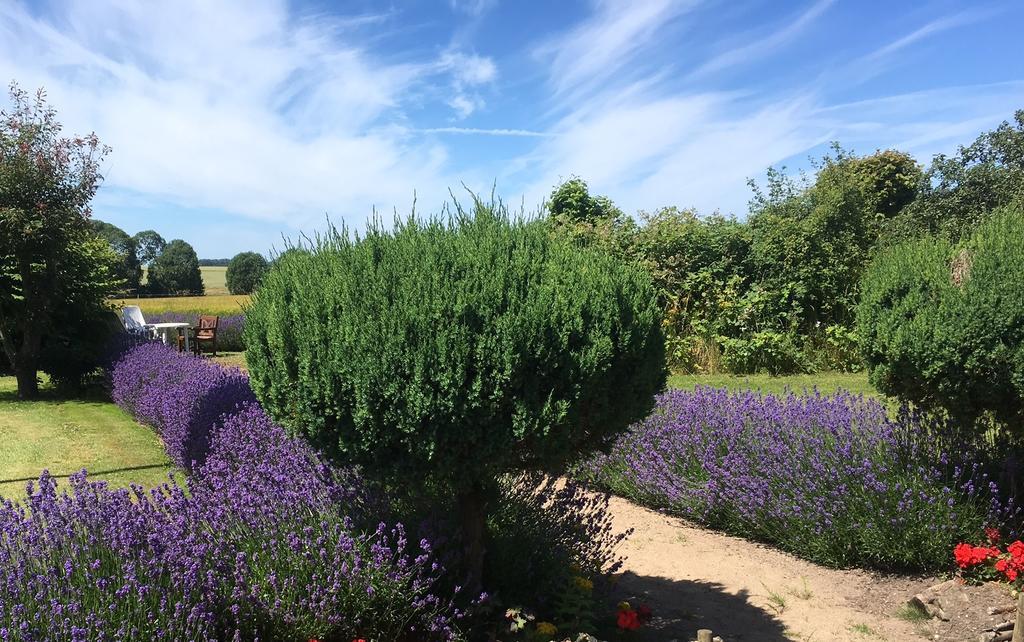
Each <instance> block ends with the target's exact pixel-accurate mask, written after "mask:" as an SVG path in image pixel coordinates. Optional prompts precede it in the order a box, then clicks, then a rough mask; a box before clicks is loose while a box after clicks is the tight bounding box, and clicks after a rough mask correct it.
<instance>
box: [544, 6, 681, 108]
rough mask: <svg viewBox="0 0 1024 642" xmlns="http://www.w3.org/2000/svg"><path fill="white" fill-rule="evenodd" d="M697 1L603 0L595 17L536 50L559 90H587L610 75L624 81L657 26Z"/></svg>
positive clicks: (656, 32) (654, 39)
mask: <svg viewBox="0 0 1024 642" xmlns="http://www.w3.org/2000/svg"><path fill="white" fill-rule="evenodd" d="M697 4H698V3H697V2H696V1H683V0H602V1H601V2H598V3H597V5H596V6H595V10H594V13H593V15H592V16H590V17H589V18H587V19H586V20H584V21H583V22H582V23H581V24H579V25H578V26H577V27H575V28H574V29H572V30H571V31H569V32H568V33H566V34H561V35H559V36H557V37H554V38H550V39H548V40H546V41H545V42H543V43H541V44H540V45H539V46H538V47H537V48H536V50H535V52H534V53H535V57H536V58H537V59H538V60H540V61H543V64H544V65H545V66H546V67H548V68H549V70H550V74H549V78H550V82H551V84H552V86H553V87H554V89H555V91H556V93H559V94H565V93H568V92H570V91H573V90H579V89H589V88H593V87H594V86H597V85H599V84H601V83H602V82H603V81H605V80H607V79H609V78H613V77H616V78H619V79H620V80H621V79H622V78H623V76H624V75H627V74H628V72H626V71H625V70H628V69H631V68H633V64H634V63H635V62H636V58H637V55H638V54H639V52H640V51H642V50H643V49H644V48H645V47H648V46H649V45H650V44H651V43H652V42H657V41H658V38H659V31H661V30H663V29H664V28H665V27H667V26H668V24H669V23H671V22H672V21H673V20H675V19H676V18H678V17H679V16H681V15H683V14H685V13H686V12H688V11H690V10H692V9H693V8H694V7H695V6H696V5H697Z"/></svg>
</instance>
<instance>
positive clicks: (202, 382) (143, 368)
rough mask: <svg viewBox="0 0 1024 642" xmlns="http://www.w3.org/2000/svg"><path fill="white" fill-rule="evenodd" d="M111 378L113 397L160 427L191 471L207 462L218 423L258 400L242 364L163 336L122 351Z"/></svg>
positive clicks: (179, 462) (175, 456) (180, 461)
mask: <svg viewBox="0 0 1024 642" xmlns="http://www.w3.org/2000/svg"><path fill="white" fill-rule="evenodd" d="M110 378H111V387H112V390H111V397H112V398H113V400H114V403H116V404H117V405H118V406H121V407H122V408H123V409H124V410H125V411H127V412H128V413H129V414H131V415H133V416H134V417H135V418H136V419H138V420H139V421H141V422H143V423H145V424H147V425H149V426H152V427H153V428H155V429H156V431H157V432H158V433H159V434H160V437H161V438H162V439H163V442H164V448H165V449H166V450H167V454H168V456H170V458H171V460H172V461H173V462H174V463H175V464H176V465H177V466H180V467H181V468H184V469H185V470H187V471H191V470H193V468H194V465H195V463H202V461H203V458H204V457H205V455H206V451H207V449H208V447H209V439H210V433H211V430H212V428H213V425H214V423H215V422H217V421H218V420H219V419H220V418H221V416H222V415H224V414H225V413H229V412H232V411H234V410H235V409H236V408H238V407H239V406H241V405H242V404H245V403H255V402H256V397H255V396H254V395H253V393H252V390H251V389H250V388H249V379H248V377H247V376H246V375H245V373H244V372H242V371H241V370H238V369H235V368H224V367H221V366H219V365H217V364H215V363H212V362H210V361H208V360H206V359H203V358H201V357H196V356H192V355H189V354H184V353H180V352H178V351H177V349H175V348H173V347H170V346H165V345H163V344H161V343H158V342H147V343H144V344H142V345H140V346H137V347H134V348H131V349H129V350H128V351H127V352H125V353H124V354H122V355H121V357H120V358H119V359H118V360H117V361H116V362H115V363H114V365H113V367H112V368H111V372H110Z"/></svg>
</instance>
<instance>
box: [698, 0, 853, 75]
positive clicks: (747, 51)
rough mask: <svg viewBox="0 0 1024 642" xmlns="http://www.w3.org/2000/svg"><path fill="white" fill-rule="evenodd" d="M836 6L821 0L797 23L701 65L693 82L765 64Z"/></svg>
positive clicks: (829, 1) (827, 0) (796, 21)
mask: <svg viewBox="0 0 1024 642" xmlns="http://www.w3.org/2000/svg"><path fill="white" fill-rule="evenodd" d="M834 3H835V0H818V2H815V3H814V4H812V5H811V6H809V7H808V8H807V9H806V10H805V11H803V12H802V13H800V14H799V15H798V16H797V17H796V19H795V20H791V21H788V24H786V25H785V26H784V27H782V28H780V29H777V30H775V31H773V32H772V33H769V34H767V35H765V36H763V37H760V38H757V39H754V40H753V41H752V42H750V43H749V44H746V45H743V46H742V47H736V48H734V49H730V50H728V51H725V52H723V53H720V54H718V55H717V56H715V57H713V58H711V59H710V60H708V61H706V62H704V63H702V64H701V65H700V66H699V67H697V68H696V69H694V70H693V71H692V72H691V73H690V78H691V79H694V78H700V77H705V76H708V75H710V74H713V73H716V72H720V71H722V70H724V69H728V68H729V67H735V66H738V65H742V64H749V63H752V62H758V61H760V60H763V59H764V57H765V56H766V55H769V54H771V53H772V52H774V51H776V50H778V49H781V48H782V47H785V46H786V45H787V44H789V43H791V42H793V41H794V40H795V39H796V38H798V37H799V36H800V35H801V34H802V33H803V32H804V31H805V30H806V29H807V28H808V27H810V26H811V25H812V24H813V23H814V21H815V20H817V19H818V18H819V17H820V16H821V15H822V14H824V13H825V11H826V10H827V9H828V8H829V7H830V6H832V5H833V4H834Z"/></svg>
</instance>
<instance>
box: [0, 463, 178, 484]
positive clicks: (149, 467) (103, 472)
mask: <svg viewBox="0 0 1024 642" xmlns="http://www.w3.org/2000/svg"><path fill="white" fill-rule="evenodd" d="M170 467H171V464H170V463H166V464H146V465H144V466H125V467H124V468H109V469H107V470H90V471H89V478H90V479H93V480H94V479H96V478H97V477H99V476H101V475H109V474H110V473H126V472H130V471H133V470H153V469H155V468H170ZM78 472H81V471H78V470H76V471H75V472H74V473H66V474H63V475H54V474H51V475H50V476H51V477H54V478H56V479H67V478H68V477H70V476H71V475H74V474H75V473H78ZM38 479H39V475H35V476H33V477H16V478H14V479H0V484H10V483H14V482H27V481H36V480H38Z"/></svg>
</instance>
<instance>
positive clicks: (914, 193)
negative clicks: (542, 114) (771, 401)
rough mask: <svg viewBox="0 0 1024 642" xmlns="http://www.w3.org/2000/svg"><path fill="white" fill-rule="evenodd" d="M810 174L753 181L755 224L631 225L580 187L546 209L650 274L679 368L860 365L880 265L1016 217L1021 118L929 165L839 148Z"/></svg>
mask: <svg viewBox="0 0 1024 642" xmlns="http://www.w3.org/2000/svg"><path fill="white" fill-rule="evenodd" d="M813 170H814V171H813V174H812V175H805V174H801V175H799V176H797V177H791V176H787V175H786V174H785V173H783V171H781V170H776V169H770V170H769V171H768V176H767V181H766V183H765V184H764V185H763V186H761V185H757V184H755V183H754V182H753V181H752V182H751V187H752V188H753V191H754V196H753V198H752V199H751V201H750V209H749V212H748V216H747V217H746V220H738V219H736V218H734V217H731V216H723V215H720V214H718V213H717V212H716V213H714V214H711V215H708V216H700V215H698V213H697V212H696V211H694V210H691V209H679V208H677V207H665V208H661V209H659V210H657V211H654V212H643V211H642V212H639V214H638V216H637V217H636V218H634V217H630V216H627V215H626V214H624V213H623V212H622V211H621V210H620V209H619V208H618V207H616V206H615V204H614V203H613V202H612V201H611V200H610V199H608V198H607V197H603V196H594V195H591V194H590V193H589V191H588V189H587V185H586V183H585V182H584V181H583V180H581V179H579V178H571V179H570V180H567V181H565V182H564V183H562V184H561V185H559V186H558V187H557V188H556V189H555V190H554V192H553V193H552V195H551V198H550V201H549V202H548V204H547V211H548V214H549V216H550V217H551V219H552V220H553V221H554V223H555V225H556V227H557V229H559V230H560V232H561V233H564V234H569V235H571V236H573V237H574V238H575V239H576V240H577V241H578V242H579V243H581V244H584V245H598V246H601V247H604V248H605V249H607V250H608V251H611V252H613V253H616V254H618V255H620V256H623V257H626V258H628V259H630V260H634V261H638V262H639V263H641V264H643V265H644V266H645V267H646V268H647V269H648V270H649V271H650V273H651V275H652V276H653V278H654V280H655V283H656V284H657V287H658V292H659V297H660V300H661V304H662V309H663V311H664V318H663V323H664V328H665V331H666V334H667V336H668V355H669V361H670V365H671V367H673V368H674V369H675V370H678V371H683V372H695V373H704V372H722V371H724V372H734V373H752V372H770V373H775V374H782V373H790V372H811V371H815V370H857V369H861V368H862V367H863V366H864V364H865V361H864V359H863V358H862V352H863V347H864V346H862V345H861V344H862V341H861V334H863V333H862V332H858V329H857V327H856V325H857V324H856V318H857V309H858V305H859V304H860V301H861V292H862V287H863V286H862V278H863V276H864V274H865V271H866V270H867V269H868V267H869V265H871V263H872V262H873V261H875V260H876V259H878V257H880V256H882V255H885V254H886V253H888V252H890V251H892V249H893V248H894V247H896V246H899V245H901V244H905V243H908V242H912V241H913V240H914V239H920V238H943V239H946V240H947V241H948V242H949V243H950V244H952V245H956V244H958V243H961V242H964V240H965V239H967V238H969V237H970V235H971V234H972V233H973V232H974V231H975V230H976V228H977V227H978V226H979V225H980V224H982V223H983V222H985V221H986V220H988V219H989V218H990V217H991V216H992V213H993V212H995V211H998V210H1000V209H1001V208H1002V209H1005V208H1007V207H1009V208H1011V209H1012V208H1013V207H1014V204H1015V203H1016V207H1017V209H1016V210H1015V211H1016V212H1017V213H1018V216H1019V215H1020V211H1021V210H1020V206H1019V204H1020V202H1021V200H1022V198H1024V196H1022V193H1024V111H1019V112H1017V114H1016V116H1015V122H1014V123H1009V122H1006V123H1003V124H1002V125H1000V126H999V127H997V128H996V129H995V130H993V131H990V132H986V133H984V134H982V135H981V136H979V137H978V139H977V140H975V141H974V142H973V143H971V144H970V145H968V146H965V147H961V148H960V149H959V150H958V151H957V152H956V153H955V154H953V155H951V156H944V155H939V156H936V157H935V158H934V159H933V160H932V162H931V164H930V165H929V166H928V167H927V168H922V167H921V166H920V165H919V164H918V163H917V162H916V161H915V159H914V158H913V157H911V156H910V155H909V154H907V153H904V152H900V151H896V150H885V151H879V152H876V153H874V154H871V155H867V156H856V155H854V154H852V153H850V152H848V151H845V150H843V149H842V148H841V147H839V146H838V145H835V146H834V147H833V149H832V150H831V152H830V153H829V154H828V155H826V156H825V157H824V158H822V159H820V160H819V161H817V162H816V163H814V166H813ZM869 365H870V362H869Z"/></svg>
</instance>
